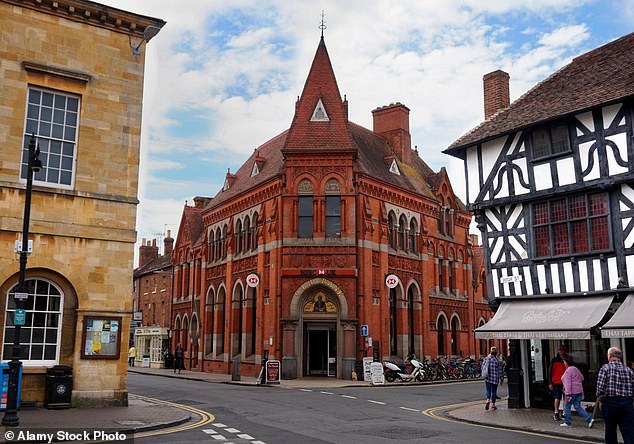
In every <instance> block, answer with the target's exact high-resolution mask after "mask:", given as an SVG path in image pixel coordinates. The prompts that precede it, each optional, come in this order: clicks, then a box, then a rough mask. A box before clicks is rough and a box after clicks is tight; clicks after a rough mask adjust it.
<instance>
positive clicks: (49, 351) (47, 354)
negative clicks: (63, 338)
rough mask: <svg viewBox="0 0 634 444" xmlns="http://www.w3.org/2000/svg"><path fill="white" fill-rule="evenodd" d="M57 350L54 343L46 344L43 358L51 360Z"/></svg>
mask: <svg viewBox="0 0 634 444" xmlns="http://www.w3.org/2000/svg"><path fill="white" fill-rule="evenodd" d="M56 350H57V346H55V345H47V346H46V347H45V348H44V359H46V360H52V359H55V351H56Z"/></svg>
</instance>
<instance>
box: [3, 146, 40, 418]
mask: <svg viewBox="0 0 634 444" xmlns="http://www.w3.org/2000/svg"><path fill="white" fill-rule="evenodd" d="M39 154H40V149H39V147H36V141H35V136H34V135H32V136H31V140H30V141H29V159H28V168H27V173H26V197H25V200H24V224H23V226H22V247H21V248H20V275H19V278H18V285H17V286H16V287H15V290H14V292H13V298H14V301H15V308H16V311H17V310H21V309H22V307H23V305H24V304H23V302H22V301H23V299H24V296H25V295H27V294H28V291H29V290H28V287H27V285H26V282H25V281H26V260H27V256H28V249H29V219H30V218H31V193H32V192H33V173H36V172H38V171H39V170H40V168H42V161H41V160H40V159H39V158H38V156H39ZM18 295H20V296H18ZM14 319H15V316H14ZM14 324H15V325H14V333H13V335H14V336H13V352H12V357H11V361H9V387H8V392H7V409H6V411H5V413H4V417H3V418H2V425H3V426H10V427H17V426H18V425H20V418H18V382H19V377H20V367H22V362H20V327H21V326H22V323H21V322H14Z"/></svg>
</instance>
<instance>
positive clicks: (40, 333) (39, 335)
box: [32, 328, 44, 343]
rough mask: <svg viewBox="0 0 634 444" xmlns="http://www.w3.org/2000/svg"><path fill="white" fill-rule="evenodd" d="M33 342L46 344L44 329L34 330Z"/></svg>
mask: <svg viewBox="0 0 634 444" xmlns="http://www.w3.org/2000/svg"><path fill="white" fill-rule="evenodd" d="M32 341H33V342H36V343H42V342H44V329H43V328H34V329H33V339H32Z"/></svg>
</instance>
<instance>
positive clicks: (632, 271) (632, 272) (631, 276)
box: [625, 256, 634, 285]
mask: <svg viewBox="0 0 634 444" xmlns="http://www.w3.org/2000/svg"><path fill="white" fill-rule="evenodd" d="M625 268H626V269H627V281H628V282H634V256H625ZM630 285H632V284H630Z"/></svg>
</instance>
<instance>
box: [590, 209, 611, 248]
mask: <svg viewBox="0 0 634 444" xmlns="http://www.w3.org/2000/svg"><path fill="white" fill-rule="evenodd" d="M590 225H591V227H592V249H593V250H595V251H596V250H607V249H608V248H610V236H609V233H608V218H607V217H598V218H596V219H591V220H590Z"/></svg>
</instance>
